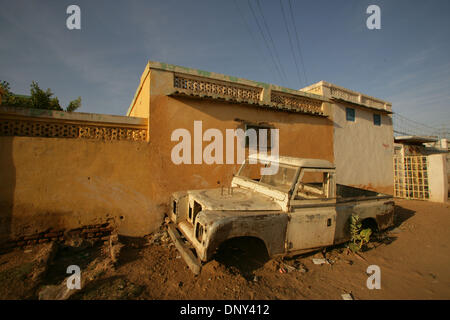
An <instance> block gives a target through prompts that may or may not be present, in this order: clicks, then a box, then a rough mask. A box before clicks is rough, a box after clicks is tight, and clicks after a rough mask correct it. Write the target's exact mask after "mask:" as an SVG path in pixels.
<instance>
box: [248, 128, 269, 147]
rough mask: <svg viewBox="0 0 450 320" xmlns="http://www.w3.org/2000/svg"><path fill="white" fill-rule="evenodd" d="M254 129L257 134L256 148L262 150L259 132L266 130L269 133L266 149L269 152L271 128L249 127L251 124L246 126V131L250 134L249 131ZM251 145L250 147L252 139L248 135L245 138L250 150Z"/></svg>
mask: <svg viewBox="0 0 450 320" xmlns="http://www.w3.org/2000/svg"><path fill="white" fill-rule="evenodd" d="M252 129H253V130H255V133H256V146H255V147H256V148H258V149H259V148H260V141H259V138H260V131H259V130H261V129H265V130H266V133H267V141H266V148H267V150H270V147H271V138H270V129H271V128H270V127H269V126H258V125H249V124H246V125H245V131H246V132H247V133H248V132H249V130H252ZM249 145H250V138H249V136H248V135H246V136H245V147H246V148H248V147H249Z"/></svg>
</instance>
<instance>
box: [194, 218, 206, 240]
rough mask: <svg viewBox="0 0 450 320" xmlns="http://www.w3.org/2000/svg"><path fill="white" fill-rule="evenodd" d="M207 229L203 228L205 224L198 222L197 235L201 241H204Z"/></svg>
mask: <svg viewBox="0 0 450 320" xmlns="http://www.w3.org/2000/svg"><path fill="white" fill-rule="evenodd" d="M205 231H206V230H205V229H204V228H203V226H202V225H201V224H200V223H197V228H196V230H195V237H196V238H197V240H198V241H199V242H202V239H203V234H204V233H205Z"/></svg>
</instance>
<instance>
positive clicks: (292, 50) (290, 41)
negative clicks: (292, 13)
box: [280, 0, 302, 88]
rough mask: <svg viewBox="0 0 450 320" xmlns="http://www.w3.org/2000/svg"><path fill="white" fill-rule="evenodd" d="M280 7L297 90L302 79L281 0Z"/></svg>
mask: <svg viewBox="0 0 450 320" xmlns="http://www.w3.org/2000/svg"><path fill="white" fill-rule="evenodd" d="M280 6H281V13H282V14H283V20H284V26H285V27H286V31H287V34H288V37H289V45H290V47H291V53H292V58H293V59H294V63H295V69H296V71H297V76H298V81H299V88H301V87H302V79H301V77H300V70H299V67H298V63H297V59H296V58H295V53H294V46H293V45H292V39H291V33H290V32H289V28H288V24H287V20H286V15H285V14H284V8H283V2H282V0H280Z"/></svg>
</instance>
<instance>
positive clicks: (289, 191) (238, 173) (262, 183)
mask: <svg viewBox="0 0 450 320" xmlns="http://www.w3.org/2000/svg"><path fill="white" fill-rule="evenodd" d="M249 160H250V159H249V158H247V159H245V161H244V162H243V163H242V165H241V166H240V168H239V170H238V172H237V173H236V175H235V176H236V177H238V178H241V179H244V180H247V181H250V182H253V183H256V184H259V185H261V186H264V187H266V188H269V189H275V190H277V191H279V192H282V193H285V194H287V195H288V196H291V195H292V193H293V191H294V188H295V187H296V185H297V181H298V177H299V175H300V169H301V167H298V166H293V165H289V164H284V163H280V162H276V164H277V165H278V166H279V167H282V168H288V169H295V174H294V177H293V179H292V183H291V185H290V187H289V190H288V191H286V190H285V189H281V188H277V187H276V186H273V185H271V184H267V183H264V182H261V178H262V177H263V175H261V178H260V179H259V181H257V180H253V179H251V178H249V177H246V176H243V175H241V172H242V169H243V168H244V167H245V166H246V165H249V164H250V165H251V164H265V165H270V164H273V163H274V161H262V160H258V161H257V162H256V163H250V161H249Z"/></svg>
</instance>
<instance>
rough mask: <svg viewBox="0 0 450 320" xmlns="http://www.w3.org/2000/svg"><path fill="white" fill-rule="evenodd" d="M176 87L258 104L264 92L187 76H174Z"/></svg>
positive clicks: (254, 88) (259, 89)
mask: <svg viewBox="0 0 450 320" xmlns="http://www.w3.org/2000/svg"><path fill="white" fill-rule="evenodd" d="M174 87H175V88H180V89H185V90H189V91H192V92H194V93H202V94H210V95H212V96H224V97H227V98H234V99H237V100H244V101H249V102H251V101H253V102H258V101H259V100H260V98H261V92H262V89H261V88H256V87H250V86H244V85H238V84H230V83H227V82H225V81H216V80H212V79H196V78H194V77H188V76H185V75H175V76H174Z"/></svg>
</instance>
